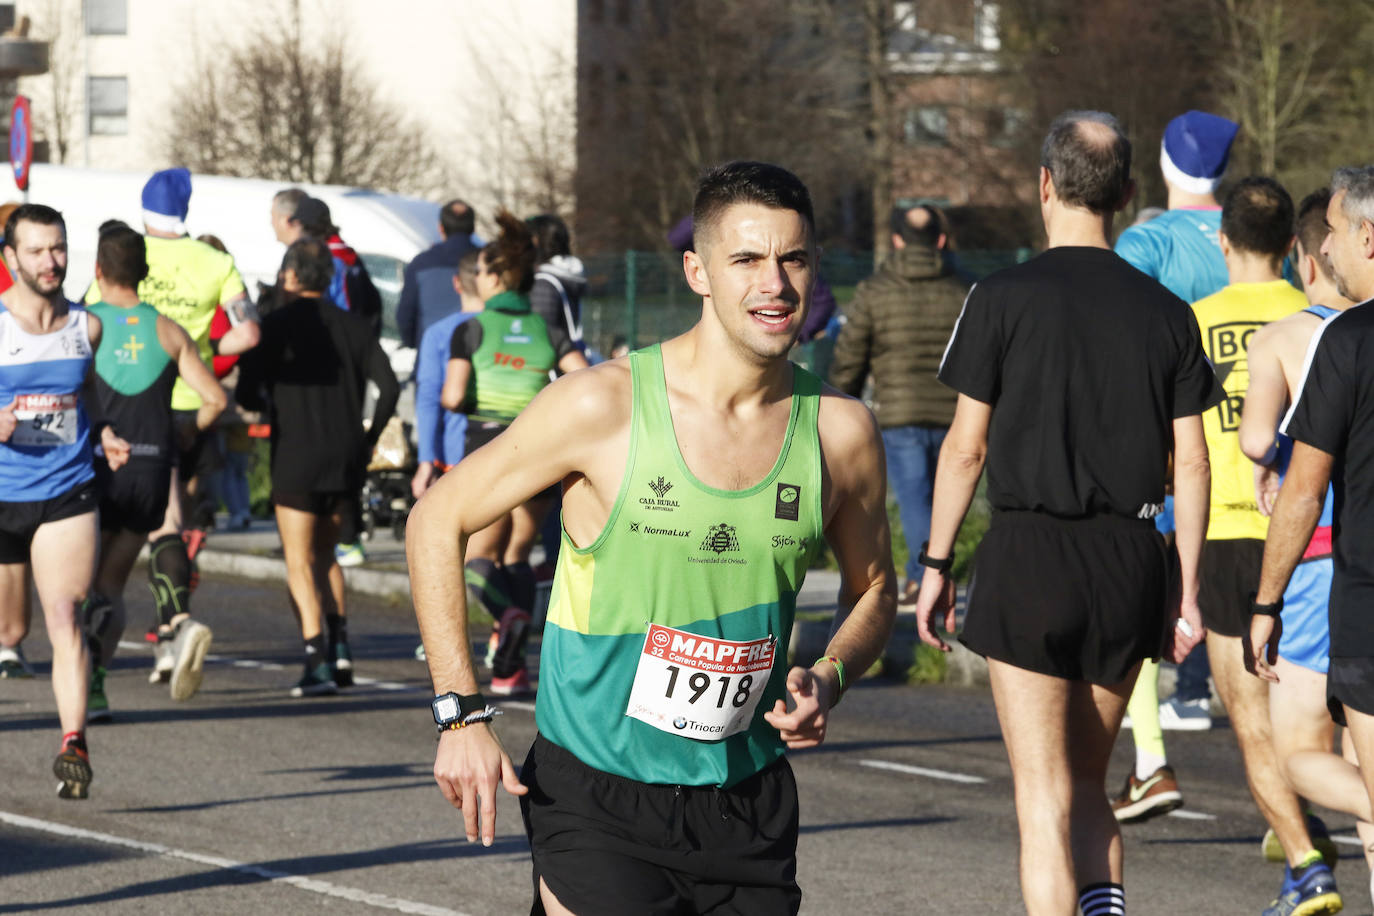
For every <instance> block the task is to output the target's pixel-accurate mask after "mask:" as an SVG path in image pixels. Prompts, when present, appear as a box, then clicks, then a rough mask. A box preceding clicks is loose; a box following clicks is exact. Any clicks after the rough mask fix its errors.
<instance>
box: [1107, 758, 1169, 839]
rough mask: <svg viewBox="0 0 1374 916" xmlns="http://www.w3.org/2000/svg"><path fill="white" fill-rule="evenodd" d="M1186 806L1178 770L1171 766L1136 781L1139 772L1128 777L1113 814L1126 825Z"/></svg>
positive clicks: (1113, 805)
mask: <svg viewBox="0 0 1374 916" xmlns="http://www.w3.org/2000/svg"><path fill="white" fill-rule="evenodd" d="M1181 807H1183V793H1182V792H1180V791H1179V790H1178V780H1177V779H1175V778H1174V769H1173V767H1171V766H1169V765H1168V764H1167V763H1166V764H1165V765H1164V766H1162V767H1160V768H1159V769H1157V770H1155V771H1154V772H1153V773H1151V774H1150V775H1149V777H1148V778H1146V779H1136V776H1135V770H1131V772H1130V773H1129V774H1128V775H1127V776H1126V785H1124V786H1122V787H1121V794H1120V795H1118V796H1116V797H1115V798H1113V799H1112V813H1113V814H1115V815H1116V819H1117V820H1118V821H1120V822H1121V823H1123V824H1127V823H1131V822H1132V821H1144V820H1148V819H1150V818H1152V817H1158V816H1159V815H1161V814H1168V813H1169V812H1170V811H1173V810H1174V809H1175V808H1181Z"/></svg>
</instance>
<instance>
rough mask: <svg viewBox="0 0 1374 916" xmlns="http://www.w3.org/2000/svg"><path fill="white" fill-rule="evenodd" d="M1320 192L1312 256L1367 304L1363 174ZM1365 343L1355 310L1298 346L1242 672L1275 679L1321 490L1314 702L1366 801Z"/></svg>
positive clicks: (1372, 766) (1369, 768)
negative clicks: (1326, 646)
mask: <svg viewBox="0 0 1374 916" xmlns="http://www.w3.org/2000/svg"><path fill="white" fill-rule="evenodd" d="M1331 188H1332V191H1333V194H1332V196H1331V203H1330V204H1329V205H1328V206H1327V209H1326V225H1327V230H1328V232H1327V236H1326V241H1325V242H1324V243H1323V244H1322V247H1321V253H1322V254H1323V255H1325V256H1326V258H1327V259H1328V263H1329V265H1330V267H1331V273H1332V275H1333V279H1334V280H1335V284H1336V288H1337V290H1338V291H1339V292H1340V294H1341V295H1342V296H1344V297H1345V298H1347V299H1350V300H1351V301H1353V302H1358V303H1361V304H1365V303H1367V301H1368V300H1369V299H1371V298H1374V166H1364V167H1361V168H1344V169H1338V170H1337V171H1336V173H1335V174H1334V175H1333V176H1332V179H1331ZM1371 339H1374V310H1371V309H1369V308H1368V307H1367V305H1366V307H1359V306H1356V307H1354V308H1350V309H1348V310H1346V311H1344V312H1341V313H1340V314H1338V315H1335V316H1333V317H1331V318H1329V319H1327V321H1326V322H1325V323H1324V324H1323V325H1322V326H1321V328H1319V329H1318V331H1317V333H1316V335H1315V336H1314V337H1313V339H1312V343H1311V344H1310V345H1309V347H1308V350H1307V359H1306V367H1305V371H1304V373H1303V376H1302V380H1301V382H1300V383H1299V385H1298V387H1297V394H1296V395H1295V397H1294V403H1293V407H1292V408H1291V409H1290V410H1289V412H1288V416H1287V417H1286V418H1285V420H1284V425H1283V427H1282V429H1281V430H1280V431H1281V432H1283V433H1286V434H1287V435H1288V436H1289V438H1291V439H1292V440H1293V453H1292V457H1291V458H1290V460H1289V465H1288V474H1287V476H1286V477H1285V478H1284V482H1283V487H1282V489H1281V490H1280V491H1279V496H1278V500H1277V502H1276V503H1275V504H1274V512H1273V515H1272V516H1270V519H1269V532H1268V536H1267V537H1266V539H1265V545H1264V561H1263V565H1262V566H1261V569H1260V581H1259V589H1258V592H1257V593H1256V595H1255V600H1254V604H1253V606H1252V607H1251V615H1252V616H1251V620H1250V650H1249V651H1250V657H1249V658H1248V659H1247V665H1248V666H1249V667H1251V668H1252V670H1253V671H1254V672H1255V673H1256V674H1257V675H1258V676H1260V677H1262V678H1264V679H1265V680H1269V681H1277V680H1278V675H1277V674H1276V673H1275V671H1274V668H1273V666H1274V665H1275V664H1276V662H1277V660H1278V647H1279V637H1280V635H1281V633H1282V627H1281V626H1279V625H1278V620H1279V614H1280V612H1281V611H1282V610H1283V593H1284V590H1285V588H1286V587H1287V585H1288V581H1289V578H1290V577H1291V576H1292V575H1293V570H1294V569H1295V568H1296V566H1297V565H1298V561H1299V560H1300V559H1301V558H1302V555H1303V552H1304V550H1305V549H1306V547H1307V545H1308V542H1309V541H1310V539H1311V537H1312V533H1313V531H1314V530H1315V529H1316V527H1317V522H1318V520H1319V519H1320V517H1321V513H1322V504H1323V502H1324V500H1325V497H1326V488H1327V484H1328V483H1329V484H1330V485H1331V486H1332V488H1333V489H1334V490H1335V505H1336V518H1335V526H1334V531H1335V536H1334V537H1333V540H1332V555H1333V558H1334V560H1335V564H1334V565H1335V571H1334V574H1333V577H1332V582H1331V601H1330V604H1329V613H1330V622H1331V658H1330V666H1329V668H1328V669H1327V675H1326V705H1327V709H1328V710H1329V711H1330V713H1331V718H1332V719H1333V720H1334V721H1335V722H1336V723H1337V724H1339V725H1344V726H1347V727H1348V728H1349V732H1350V737H1351V738H1352V739H1353V740H1354V743H1355V752H1356V755H1357V756H1358V757H1359V760H1360V764H1361V767H1360V773H1361V775H1362V777H1363V779H1364V785H1365V791H1366V792H1367V793H1368V794H1369V797H1370V799H1371V801H1374V619H1371V617H1370V615H1369V614H1368V613H1367V608H1368V606H1369V601H1370V596H1371V594H1374V487H1371V485H1370V483H1369V480H1370V478H1369V475H1367V474H1358V473H1350V472H1351V470H1352V469H1361V468H1366V467H1368V466H1369V463H1370V462H1371V461H1374V402H1372V401H1371V399H1370V398H1369V397H1368V396H1367V392H1368V391H1370V390H1371V388H1372V387H1374V360H1371V359H1370V358H1369V356H1368V352H1367V350H1366V349H1365V348H1366V346H1367V345H1368V342H1369V341H1370V340H1371ZM1371 893H1374V881H1371Z"/></svg>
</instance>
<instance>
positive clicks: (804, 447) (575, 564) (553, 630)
mask: <svg viewBox="0 0 1374 916" xmlns="http://www.w3.org/2000/svg"><path fill="white" fill-rule="evenodd" d="M630 371H631V376H632V385H633V421H632V426H633V431H632V434H631V439H630V447H629V456H628V461H627V463H626V469H625V477H624V479H623V480H622V481H621V486H620V491H619V494H618V496H617V498H616V501H615V504H614V506H613V507H612V508H611V512H610V516H609V518H608V519H607V521H606V526H605V528H604V529H603V530H602V531H601V533H600V534H599V536H598V537H597V538H596V540H595V541H594V542H593V543H591V544H589V545H588V546H586V547H585V548H578V547H575V546H573V544H572V542H571V541H570V540H569V538H568V536H567V532H566V531H564V534H563V548H562V550H561V551H560V553H559V558H558V568H557V572H556V574H555V577H554V584H553V593H552V596H551V599H550V607H549V617H548V623H547V625H546V627H545V630H544V641H543V649H542V655H541V663H540V668H539V698H538V702H537V707H536V709H537V712H536V718H537V721H538V726H539V730H540V732H542V733H543V734H544V735H545V736H546V737H547V738H549V740H551V741H553V742H554V743H556V744H559V745H561V746H562V747H564V748H566V749H568V750H570V751H572V752H573V753H574V754H576V755H577V756H578V757H579V758H580V759H581V760H582V761H583V762H585V763H587V764H588V765H589V766H592V767H595V768H597V769H599V770H603V771H605V772H609V773H615V774H617V775H620V776H625V777H627V778H630V779H636V780H639V781H641V782H647V783H660V784H676V785H696V786H705V785H716V786H730V785H733V784H735V783H737V782H739V781H740V780H742V779H745V778H747V777H749V776H751V775H753V774H754V773H757V772H758V771H759V770H761V769H763V768H764V767H766V766H767V765H769V764H770V763H772V762H773V761H774V760H776V759H777V758H778V757H779V756H781V755H782V753H783V750H784V746H783V743H782V741H781V739H780V738H779V736H778V732H777V730H776V729H774V728H773V727H772V726H770V725H768V723H767V722H765V721H764V719H763V713H764V711H765V710H768V709H771V708H772V706H773V704H774V702H775V701H776V700H778V699H779V698H781V697H783V696H784V694H785V686H784V685H785V680H786V673H787V644H788V639H789V637H790V635H791V631H792V620H793V616H794V613H795V610H796V599H797V593H798V591H799V590H800V589H801V585H802V580H803V578H804V577H805V575H806V570H807V568H808V567H809V566H810V564H811V560H812V558H813V557H814V556H815V554H816V552H817V550H818V549H819V548H820V544H821V537H822V528H823V522H822V516H821V455H820V440H819V435H818V432H817V426H816V418H817V412H818V410H819V404H820V392H821V382H820V379H818V378H817V377H816V376H814V375H812V374H811V373H809V372H807V371H806V370H804V369H802V368H800V367H793V387H792V405H791V414H790V416H789V419H788V424H787V433H786V435H785V436H784V438H783V440H782V442H781V443H780V448H779V452H778V457H777V460H776V462H775V463H774V465H773V467H772V469H771V470H770V471H769V472H768V474H767V475H766V476H765V477H764V478H763V479H762V480H761V481H759V482H758V483H757V484H755V485H753V486H751V487H749V488H747V489H743V490H720V489H716V488H715V487H710V486H707V485H706V484H704V483H702V482H701V481H699V480H698V479H697V478H696V477H695V475H693V474H692V472H691V470H690V469H688V467H687V464H686V462H685V461H684V460H683V457H682V453H681V451H680V450H679V448H678V446H677V440H676V438H675V435H674V432H673V424H672V417H671V416H670V413H669V408H668V393H667V385H666V383H665V380H664V375H663V359H662V355H661V353H660V350H659V348H658V347H657V346H654V347H650V348H649V349H647V350H641V351H636V352H634V353H632V354H631V355H630Z"/></svg>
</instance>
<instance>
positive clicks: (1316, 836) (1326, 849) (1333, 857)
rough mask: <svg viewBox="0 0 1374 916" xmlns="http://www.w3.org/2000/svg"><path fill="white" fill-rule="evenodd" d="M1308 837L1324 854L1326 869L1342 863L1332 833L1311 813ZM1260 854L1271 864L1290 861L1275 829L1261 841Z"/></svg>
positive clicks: (1308, 820) (1269, 830)
mask: <svg viewBox="0 0 1374 916" xmlns="http://www.w3.org/2000/svg"><path fill="white" fill-rule="evenodd" d="M1307 835H1308V836H1309V837H1310V838H1311V840H1312V848H1313V849H1315V850H1317V852H1319V853H1321V854H1322V860H1323V861H1324V862H1326V867H1327V868H1331V869H1334V868H1335V867H1336V863H1337V862H1339V861H1340V858H1341V854H1340V851H1339V850H1338V849H1336V842H1335V840H1333V839H1331V832H1330V831H1329V830H1327V829H1326V822H1325V821H1323V820H1322V819H1321V818H1319V817H1317V816H1316V815H1315V814H1312V813H1311V812H1308V814H1307ZM1260 853H1261V854H1262V855H1263V856H1264V857H1265V858H1266V859H1268V860H1269V861H1270V862H1283V861H1286V860H1287V859H1288V856H1286V855H1284V852H1283V844H1282V843H1280V842H1279V836H1278V834H1276V833H1275V832H1274V828H1272V827H1271V828H1269V829H1268V830H1266V831H1265V833H1264V839H1263V840H1261V841H1260Z"/></svg>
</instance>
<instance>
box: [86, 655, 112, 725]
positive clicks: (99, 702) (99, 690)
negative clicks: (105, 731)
mask: <svg viewBox="0 0 1374 916" xmlns="http://www.w3.org/2000/svg"><path fill="white" fill-rule="evenodd" d="M113 718H114V713H112V712H111V711H110V699H109V697H107V696H105V669H104V668H102V667H101V666H99V665H96V666H95V670H93V671H92V672H91V682H90V687H89V689H88V690H87V691H86V721H87V722H108V721H110V720H111V719H113Z"/></svg>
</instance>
